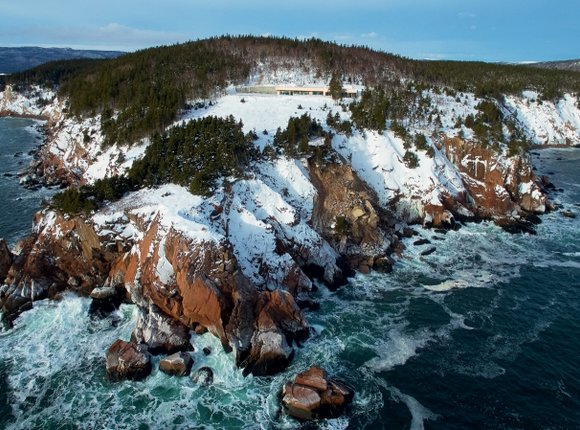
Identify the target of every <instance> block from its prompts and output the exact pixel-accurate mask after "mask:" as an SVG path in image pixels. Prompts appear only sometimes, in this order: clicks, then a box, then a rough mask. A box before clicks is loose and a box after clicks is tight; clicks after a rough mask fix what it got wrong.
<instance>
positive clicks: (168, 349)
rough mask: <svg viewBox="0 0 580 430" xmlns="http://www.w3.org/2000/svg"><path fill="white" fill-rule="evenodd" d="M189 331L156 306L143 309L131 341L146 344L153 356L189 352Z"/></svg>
mask: <svg viewBox="0 0 580 430" xmlns="http://www.w3.org/2000/svg"><path fill="white" fill-rule="evenodd" d="M189 338H190V334H189V329H188V328H187V327H185V326H184V325H183V324H181V323H180V322H178V321H175V320H174V319H172V318H170V317H168V316H166V315H164V314H163V313H162V312H161V311H160V310H159V309H158V308H157V307H156V306H154V305H151V306H149V308H148V309H145V310H143V309H141V311H140V313H139V318H138V319H137V324H136V325H135V330H134V331H133V334H132V336H131V339H132V340H133V341H134V342H135V343H145V344H147V346H148V347H149V351H150V352H151V353H152V354H159V353H168V354H171V353H173V352H177V351H187V350H188V349H189V348H190V342H189Z"/></svg>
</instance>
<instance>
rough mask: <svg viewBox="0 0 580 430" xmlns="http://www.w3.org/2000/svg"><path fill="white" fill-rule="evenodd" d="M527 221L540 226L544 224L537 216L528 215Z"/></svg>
mask: <svg viewBox="0 0 580 430" xmlns="http://www.w3.org/2000/svg"><path fill="white" fill-rule="evenodd" d="M526 221H529V222H531V223H532V224H534V225H538V224H541V223H542V219H541V218H540V217H539V216H538V215H536V214H528V215H526Z"/></svg>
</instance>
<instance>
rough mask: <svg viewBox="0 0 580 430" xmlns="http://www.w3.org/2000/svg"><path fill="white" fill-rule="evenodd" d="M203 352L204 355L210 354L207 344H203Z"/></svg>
mask: <svg viewBox="0 0 580 430" xmlns="http://www.w3.org/2000/svg"><path fill="white" fill-rule="evenodd" d="M202 351H203V354H204V355H210V354H211V348H210V347H209V346H204V347H203V349H202Z"/></svg>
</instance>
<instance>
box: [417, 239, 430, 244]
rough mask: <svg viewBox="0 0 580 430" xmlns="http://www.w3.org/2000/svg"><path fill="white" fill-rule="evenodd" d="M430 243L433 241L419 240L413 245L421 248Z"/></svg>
mask: <svg viewBox="0 0 580 430" xmlns="http://www.w3.org/2000/svg"><path fill="white" fill-rule="evenodd" d="M430 243H431V241H430V240H429V239H419V240H416V241H415V242H413V245H415V246H420V245H428V244H430Z"/></svg>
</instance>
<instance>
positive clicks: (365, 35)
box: [360, 31, 379, 39]
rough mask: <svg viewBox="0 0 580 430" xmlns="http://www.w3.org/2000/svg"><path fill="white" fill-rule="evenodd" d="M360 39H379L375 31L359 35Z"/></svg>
mask: <svg viewBox="0 0 580 430" xmlns="http://www.w3.org/2000/svg"><path fill="white" fill-rule="evenodd" d="M360 37H362V38H365V39H374V38H376V37H379V33H377V32H375V31H371V32H370V33H363V34H361V35H360Z"/></svg>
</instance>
